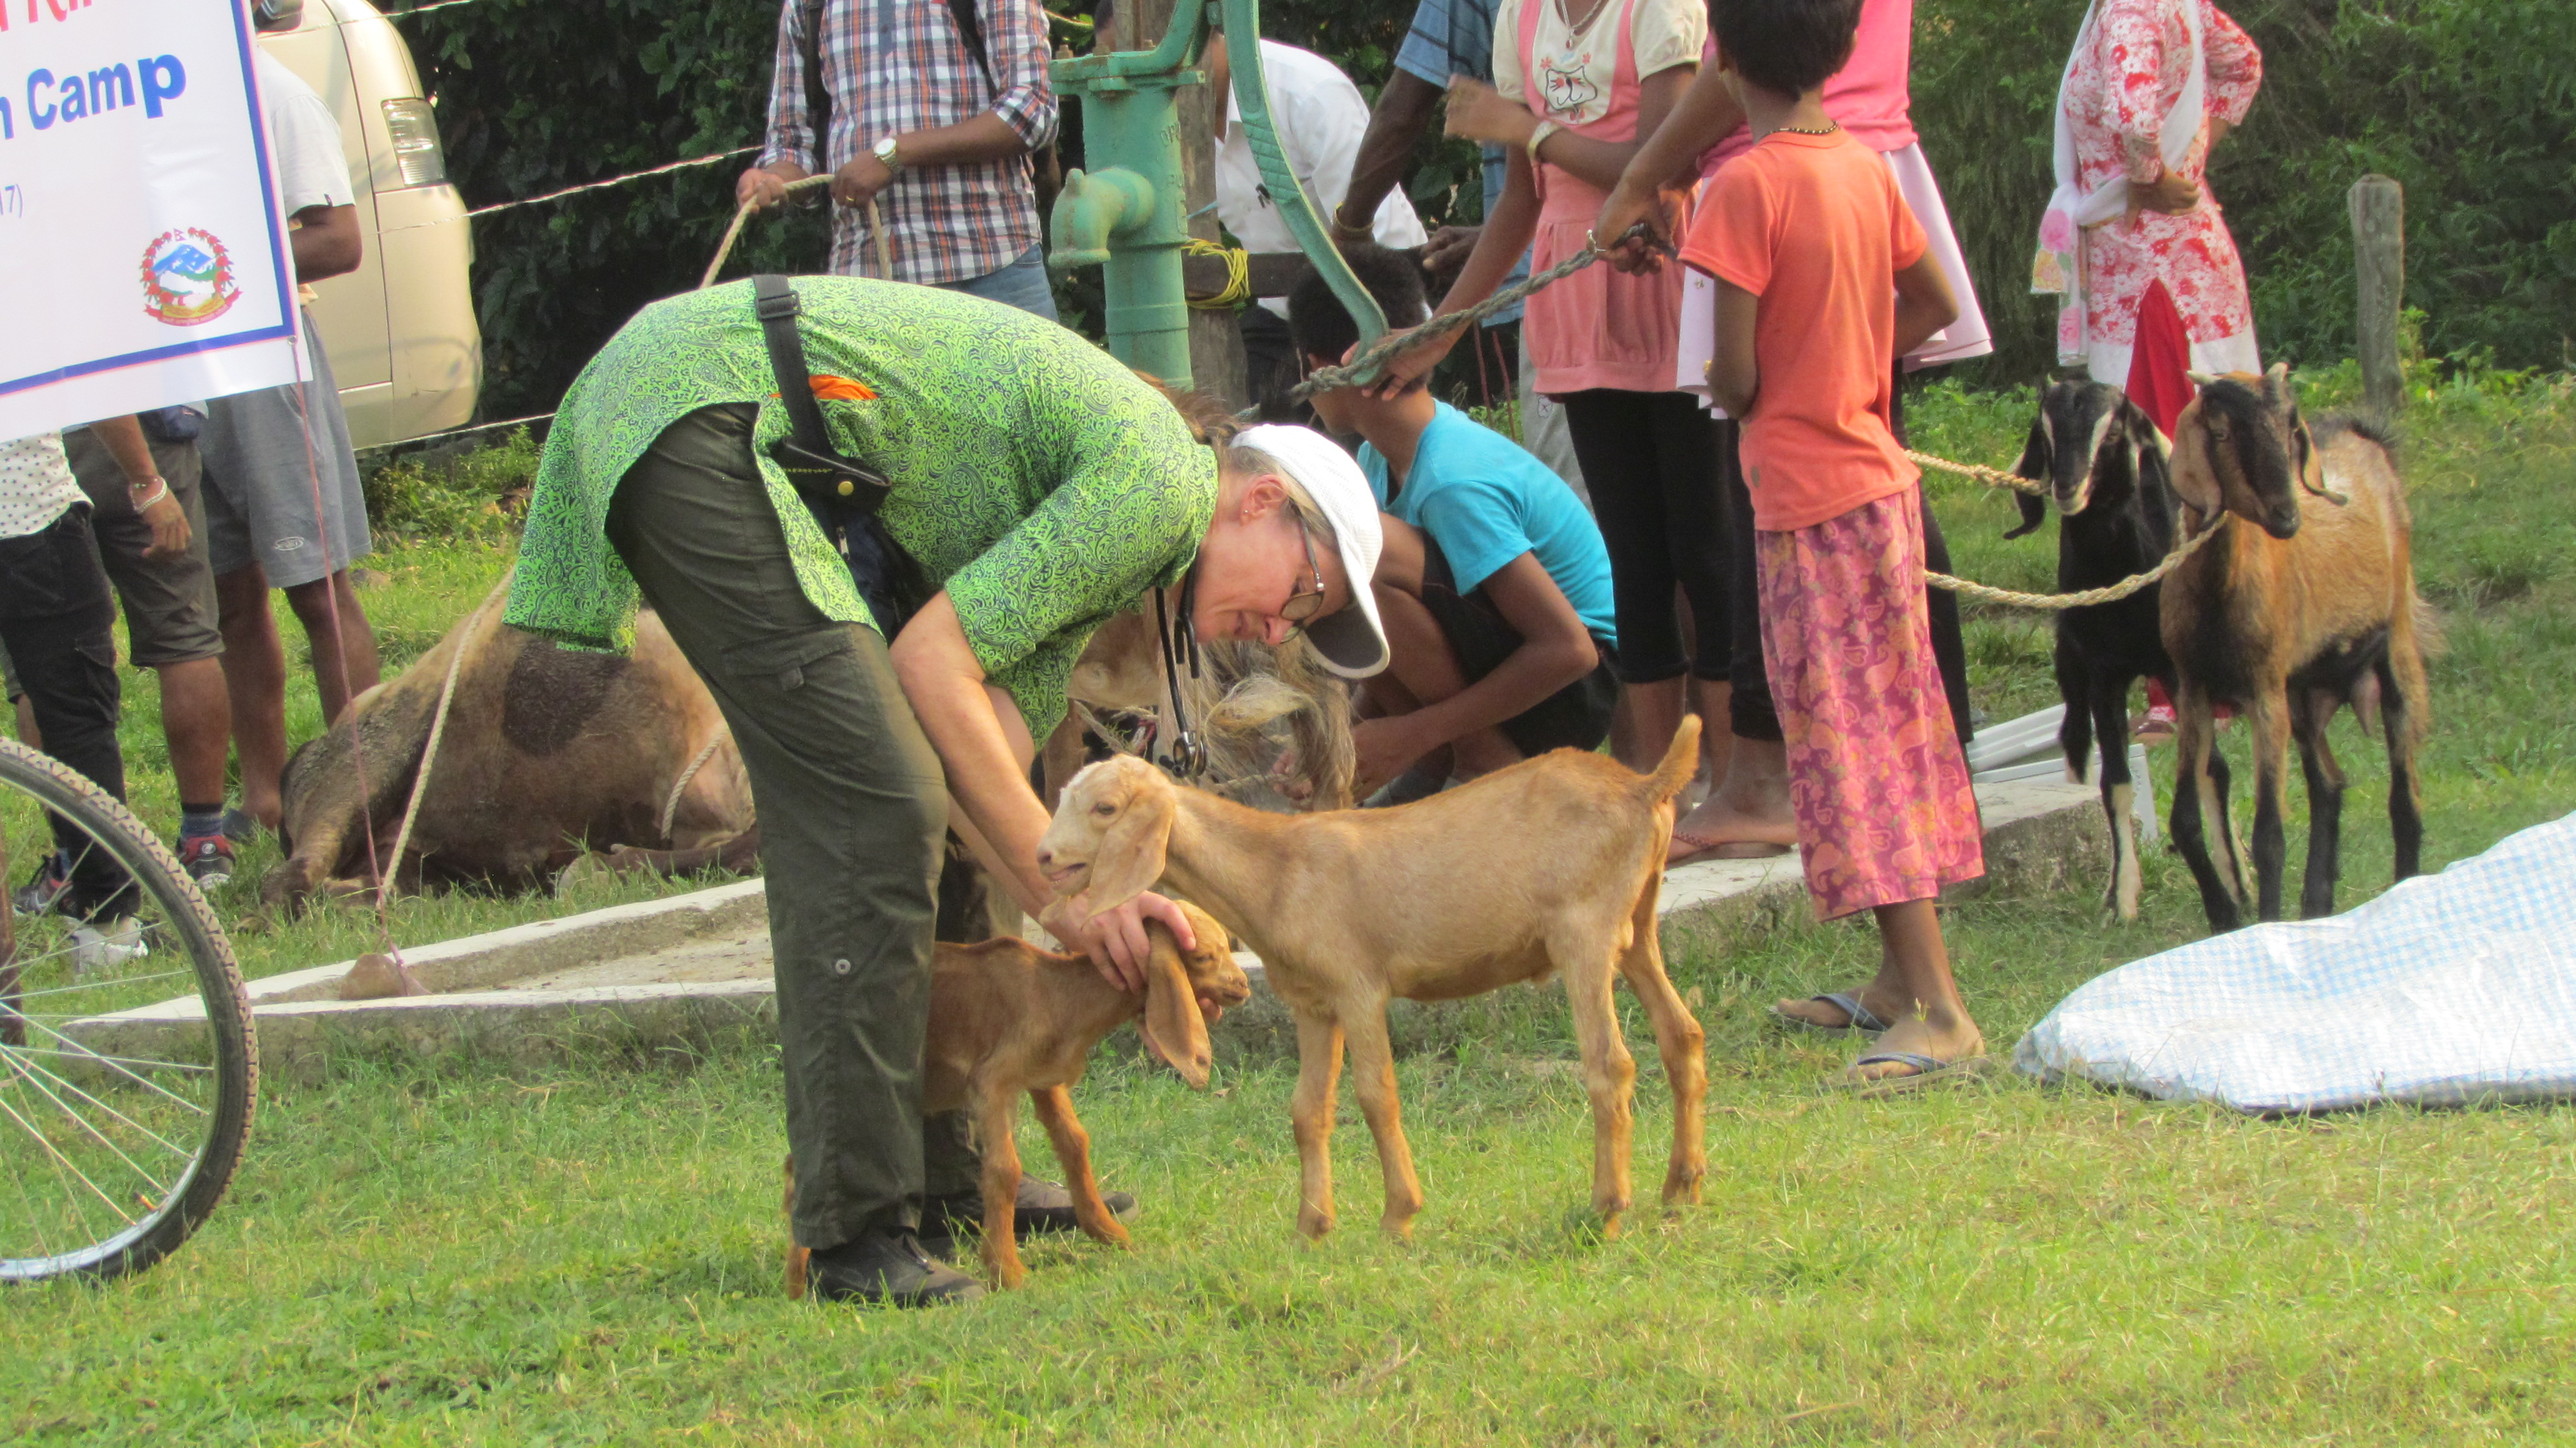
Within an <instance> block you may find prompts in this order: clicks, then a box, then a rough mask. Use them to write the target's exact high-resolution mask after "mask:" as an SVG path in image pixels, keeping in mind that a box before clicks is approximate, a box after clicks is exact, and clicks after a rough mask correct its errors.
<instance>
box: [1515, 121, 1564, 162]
mask: <svg viewBox="0 0 2576 1448" xmlns="http://www.w3.org/2000/svg"><path fill="white" fill-rule="evenodd" d="M1564 129H1565V127H1563V126H1560V125H1558V124H1557V123H1556V122H1554V121H1541V122H1539V123H1538V125H1537V126H1535V127H1533V128H1532V129H1531V131H1530V134H1529V139H1528V140H1526V141H1523V142H1522V143H1521V149H1522V150H1525V151H1527V152H1529V158H1530V162H1531V164H1533V165H1535V164H1537V162H1538V148H1539V146H1540V145H1541V144H1542V143H1544V142H1545V141H1546V140H1547V138H1548V137H1550V136H1553V135H1555V134H1556V133H1557V132H1559V131H1562V130H1564Z"/></svg>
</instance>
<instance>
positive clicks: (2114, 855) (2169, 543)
mask: <svg viewBox="0 0 2576 1448" xmlns="http://www.w3.org/2000/svg"><path fill="white" fill-rule="evenodd" d="M2013 471H2014V472H2015V473H2018V474H2019V475H2021V476H2022V477H2025V478H2028V479H2030V480H2032V481H2033V482H2041V483H2047V484H2048V485H2049V487H2050V492H2051V497H2050V498H2049V499H2047V500H2043V499H2040V498H2037V497H2034V496H2032V495H2030V494H2028V493H2024V494H2021V495H2020V503H2021V519H2022V523H2021V526H2020V527H2018V528H2015V529H2014V530H2012V531H2011V532H2009V533H2007V534H2005V535H2004V536H2005V537H2007V538H2019V537H2022V536H2023V535H2025V534H2028V533H2031V532H2033V531H2035V530H2037V529H2038V527H2039V525H2040V524H2041V523H2043V522H2046V521H2047V519H2048V505H2049V502H2051V501H2053V502H2055V504H2056V505H2057V512H2058V515H2059V518H2060V521H2059V523H2058V527H2057V587H2058V591H2060V592H2062V593H2076V592H2081V591H2083V590H2085V589H2091V588H2100V587H2103V586H2105V585H2107V584H2112V583H2117V582H2119V581H2120V580H2121V579H2123V578H2127V577H2128V576H2130V575H2131V574H2134V573H2144V572H2146V571H2147V570H2148V569H2149V568H2152V567H2154V566H2155V565H2156V564H2157V563H2158V562H2160V561H2162V560H2163V558H2164V556H2165V555H2166V554H2167V553H2169V552H2171V551H2172V549H2173V542H2174V517H2175V512H2176V507H2175V500H2174V493H2173V487H2172V483H2171V479H2170V476H2169V474H2168V471H2167V456H2166V444H2165V439H2164V435H2163V434H2162V433H2159V432H2158V431H2157V430H2156V425H2155V424H2154V423H2153V422H2151V421H2149V420H2148V418H2147V415H2146V413H2144V412H2143V411H2140V410H2139V408H2138V405H2137V404H2136V403H2134V402H2131V401H2130V400H2129V399H2128V396H2127V394H2125V393H2123V392H2122V391H2121V390H2120V389H2119V388H2117V387H2113V386H2111V385H2109V384H2108V383H2102V382H2089V381H2072V382H2059V383H2056V384H2054V385H2053V386H2051V387H2050V388H2049V389H2048V391H2047V392H2046V393H2044V394H2042V395H2041V397H2040V400H2039V418H2038V420H2037V421H2035V422H2033V423H2032V424H2031V425H2030V441H2029V442H2028V443H2027V444H2025V445H2024V447H2023V448H2022V454H2021V461H2020V462H2019V463H2018V464H2016V465H2015V466H2014V468H2013ZM2162 586H2163V585H2161V584H2149V585H2148V586H2147V587H2145V588H2142V589H2140V590H2139V591H2137V592H2136V593H2133V594H2130V595H2129V596H2128V597H2127V598H2123V599H2118V600H2115V601H2113V602H2110V603H2097V604H2092V605H2089V606H2087V607H2084V608H2070V609H2065V610H2063V611H2061V612H2060V613H2059V614H2058V615H2057V654H2056V664H2057V692H2058V696H2059V697H2060V698H2062V699H2064V700H2065V701H2066V718H2065V722H2064V723H2062V724H2060V725H2059V726H2058V730H2057V742H2058V746H2059V747H2060V748H2061V749H2063V750H2064V751H2065V753H2066V772H2067V774H2068V776H2069V777H2070V778H2073V779H2075V780H2077V781H2078V782H2081V781H2082V780H2083V778H2084V773H2085V769H2086V765H2087V762H2088V756H2090V755H2091V754H2092V752H2093V746H2094V742H2095V741H2096V740H2099V741H2100V743H2101V746H2102V809H2103V812H2104V813H2105V814H2106V815H2107V816H2108V817H2109V822H2110V827H2111V883H2110V886H2109V888H2108V889H2107V890H2105V891H2104V894H2103V904H2104V905H2105V906H2106V907H2108V908H2109V909H2111V910H2112V911H2114V912H2115V913H2117V914H2118V916H2119V917H2120V918H2121V919H2123V920H2129V919H2134V918H2136V916H2137V913H2138V881H2139V872H2138V840H2137V819H2136V816H2135V815H2134V814H2133V813H2132V794H2133V790H2134V782H2133V780H2132V779H2131V776H2130V774H2129V690H2130V687H2131V686H2132V685H2134V684H2136V683H2137V681H2138V680H2139V679H2141V678H2152V679H2157V680H2159V681H2161V682H2162V683H2163V684H2164V685H2165V686H2166V687H2167V688H2168V689H2170V688H2172V687H2173V684H2174V670H2173V661H2172V660H2171V659H2170V658H2168V657H2167V656H2166V654H2165V643H2164V637H2163V634H2162V632H2161V630H2160V628H2159V625H2158V620H2159V618H2160V617H2161V610H2160V605H2159V601H2158V592H2159V590H2160V589H2161V588H2162ZM2211 768H2212V769H2214V770H2216V771H2217V778H2218V780H2219V795H2220V798H2222V799H2223V798H2225V797H2226V784H2225V780H2226V777H2227V776H2226V769H2227V765H2226V763H2225V762H2224V761H2222V760H2220V759H2218V758H2217V757H2216V755H2215V754H2213V755H2212V756H2211ZM2218 823H2219V829H2220V832H2221V833H2222V835H2224V834H2225V832H2226V819H2225V816H2224V815H2223V814H2222V815H2221V816H2220V818H2219V822H2218ZM2227 847H2228V848H2229V850H2230V851H2231V852H2232V851H2233V849H2234V844H2233V841H2232V839H2231V840H2229V841H2228V845H2227Z"/></svg>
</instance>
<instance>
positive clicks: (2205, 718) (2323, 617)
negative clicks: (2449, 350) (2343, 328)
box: [2159, 365, 2440, 930]
mask: <svg viewBox="0 0 2576 1448" xmlns="http://www.w3.org/2000/svg"><path fill="white" fill-rule="evenodd" d="M2192 381H2193V383H2194V385H2196V386H2197V387H2198V388H2199V389H2200V393H2199V396H2198V397H2197V398H2195V399H2194V400H2193V401H2192V403H2191V405H2190V406H2188V407H2186V408H2184V409H2183V412H2182V416H2181V417H2180V418H2179V419H2177V420H2176V421H2175V424H2174V457H2173V474H2172V476H2173V487H2174V492H2175V495H2176V496H2177V497H2178V498H2179V500H2180V501H2181V503H2182V521H2183V526H2185V527H2186V528H2192V529H2197V528H2198V527H2200V526H2202V525H2203V524H2204V523H2205V522H2207V521H2208V520H2210V519H2212V518H2215V517H2218V516H2219V515H2220V514H2222V513H2224V514H2226V515H2228V516H2227V517H2226V518H2225V520H2224V524H2223V527H2224V532H2225V536H2224V537H2221V538H2218V539H2215V540H2213V541H2212V542H2211V544H2210V545H2209V546H2208V547H2206V548H2203V549H2201V550H2200V551H2199V552H2198V553H2196V554H2194V555H2193V556H2192V557H2191V558H2190V559H2188V560H2186V561H2185V562H2184V563H2183V564H2182V565H2181V566H2180V567H2178V568H2176V569H2175V570H2174V571H2173V573H2171V574H2170V575H2168V576H2167V578H2166V580H2165V585H2164V597H2163V599H2162V600H2161V603H2160V608H2159V613H2160V622H2161V627H2162V631H2163V634H2164V641H2165V649H2166V651H2167V652H2168V653H2170V654H2171V655H2172V656H2173V662H2174V671H2175V674H2176V677H2177V687H2176V689H2175V692H2174V706H2175V713H2176V716H2177V718H2178V722H2179V726H2180V727H2179V729H2178V731H2177V737H2176V741H2175V743H2176V775H2177V778H2176V782H2175V787H2174V805H2173V841H2174V847H2175V848H2176V849H2178V850H2180V851H2181V852H2182V855H2183V858H2184V860H2185V861H2186V862H2188V863H2189V864H2190V866H2191V872H2192V877H2193V879H2194V880H2196V881H2197V882H2198V883H2199V886H2200V895H2201V904H2202V907H2203V908H2204V909H2205V910H2206V911H2207V913H2208V916H2209V924H2210V928H2211V929H2213V930H2232V929H2234V928H2235V927H2236V926H2237V925H2239V924H2241V923H2242V922H2243V919H2244V912H2245V909H2246V906H2247V904H2248V896H2249V892H2248V890H2247V889H2246V882H2245V877H2244V871H2243V867H2242V865H2241V864H2240V863H2239V862H2238V861H2237V860H2236V858H2235V854H2234V851H2233V850H2230V851H2228V852H2227V854H2226V857H2225V858H2224V860H2223V862H2216V863H2214V862H2213V861H2212V860H2211V858H2210V852H2209V846H2208V842H2207V841H2206V839H2205V838H2204V837H2203V834H2202V819H2203V816H2204V815H2207V816H2213V817H2215V818H2216V819H2218V820H2219V822H2220V829H2221V830H2222V832H2223V831H2224V830H2225V820H2226V813H2227V785H2226V774H2225V772H2224V768H2223V766H2220V765H2218V764H2217V747H2216V743H2215V740H2214V734H2213V728H2212V721H2211V713H2212V707H2213V706H2214V705H2215V704H2216V703H2217V702H2218V701H2220V700H2225V701H2227V702H2229V703H2232V704H2234V705H2236V706H2237V708H2238V709H2240V710H2241V711H2243V713H2244V714H2245V717H2246V722H2247V724H2248V726H2249V729H2248V735H2249V737H2250V738H2251V739H2252V741H2253V749H2254V833H2253V847H2252V854H2253V857H2254V872H2255V877H2256V881H2255V889H2254V891H2252V892H2250V893H2251V895H2252V904H2253V907H2254V909H2255V910H2256V912H2257V913H2258V914H2259V915H2260V917H2261V918H2262V919H2265V920H2277V919H2279V918H2280V916H2281V875H2282V869H2283V865H2284V863H2285V857H2286V854H2287V850H2286V846H2285V845H2284V842H2283V838H2282V821H2283V816H2284V813H2285V795H2286V793H2287V783H2286V781H2287V776H2288V772H2289V757H2288V756H2289V744H2290V741H2291V740H2293V739H2295V740H2297V742H2298V745H2299V758H2300V764H2301V766H2302V769H2303V772H2304V773H2305V775H2306V777H2307V785H2308V863H2307V877H2306V881H2305V883H2304V885H2303V887H2302V889H2301V890H2300V894H2299V912H2300V914H2301V915H2303V916H2306V917H2310V918H2313V917H2316V916H2320V915H2330V914H2333V913H2334V895H2335V879H2336V876H2337V874H2338V873H2339V872H2340V868H2341V862H2340V859H2339V855H2338V850H2339V847H2340V844H2341V836H2342V816H2343V791H2344V774H2343V770H2342V767H2341V766H2340V765H2338V764H2337V763H2336V762H2335V757H2334V751H2333V749H2332V747H2331V746H2330V745H2329V744H2328V742H2327V738H2326V726H2327V724H2328V723H2329V722H2330V721H2332V719H2333V718H2334V715H2335V712H2336V711H2337V710H2339V709H2341V708H2342V707H2343V706H2344V705H2345V704H2346V703H2350V704H2352V706H2353V712H2354V714H2355V715H2356V716H2358V717H2359V718H2360V719H2361V721H2362V726H2363V728H2364V730H2365V731H2367V730H2368V728H2369V726H2370V725H2371V723H2372V722H2374V721H2373V719H2372V717H2371V716H2372V715H2373V714H2376V715H2377V716H2378V717H2377V720H2376V722H2377V723H2378V725H2379V730H2380V734H2381V737H2382V738H2383V739H2384V740H2385V742H2386V744H2387V748H2388V776H2389V779H2388V820H2389V827H2390V830H2391V833H2392V834H2393V835H2394V836H2395V840H2396V856H2397V878H2398V879H2401V880H2403V879H2405V878H2407V877H2408V876H2410V875H2413V874H2415V873H2416V872H2417V870H2418V869H2419V868H2420V866H2421V858H2422V853H2423V841H2424V818H2423V805H2422V799H2421V783H2420V781H2419V779H2418V778H2417V773H2416V766H2415V756H2416V752H2417V750H2418V749H2419V748H2421V746H2422V744H2423V741H2424V735H2425V732H2426V729H2427V727H2428V725H2429V722H2430V716H2429V712H2428V699H2427V692H2426V685H2425V678H2424V654H2425V651H2426V649H2427V648H2428V647H2430V648H2438V647H2439V645H2440V636H2439V633H2438V630H2437V625H2436V623H2435V620H2434V617H2433V614H2432V611H2431V610H2430V609H2429V608H2428V607H2426V605H2425V603H2424V601H2423V600H2422V598H2420V597H2419V596H2418V595H2417V594H2416V592H2415V571H2414V564H2413V558H2412V552H2411V549H2412V531H2413V524H2412V521H2411V519H2410V518H2409V516H2408V514H2407V510H2406V491H2405V487H2404V485H2403V483H2401V482H2400V481H2399V479H2398V475H2397V467H2396V463H2395V460H2394V459H2393V458H2392V457H2391V455H2390V450H2389V445H2388V441H2387V439H2386V438H2385V437H2384V436H2383V435H2381V434H2379V433H2377V432H2375V431H2372V430H2371V429H2369V428H2367V427H2365V426H2364V425H2363V424H2361V423H2359V422H2357V421H2354V420H2352V419H2349V418H2345V417H2340V416H2332V415H2330V416H2327V417H2325V418H2321V419H2319V423H2318V427H2317V429H2316V430H2315V431H2313V432H2312V431H2311V430H2310V429H2309V427H2308V424H2307V422H2306V420H2305V419H2304V418H2302V417H2301V416H2300V414H2299V403H2298V398H2297V397H2296V396H2295V395H2294V393H2293V392H2292V390H2291V386H2290V378H2289V368H2288V367H2287V366H2285V365H2275V366H2274V367H2273V368H2272V370H2271V371H2270V372H2268V373H2265V374H2264V375H2263V376H2261V377H2256V376H2253V375H2252V374H2250V373H2230V374H2229V375H2227V376H2225V377H2210V376H2204V375H2202V374H2198V373H2195V374H2193V376H2192Z"/></svg>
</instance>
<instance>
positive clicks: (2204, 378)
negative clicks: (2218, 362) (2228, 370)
mask: <svg viewBox="0 0 2576 1448" xmlns="http://www.w3.org/2000/svg"><path fill="white" fill-rule="evenodd" d="M2182 375H2183V376H2185V377H2188V378H2190V379H2191V385H2192V386H2194V387H2207V386H2208V385H2209V384H2211V383H2213V382H2216V381H2217V380H2218V374H2217V373H2215V372H2189V371H2186V372H2185V373H2183V374H2182Z"/></svg>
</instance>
